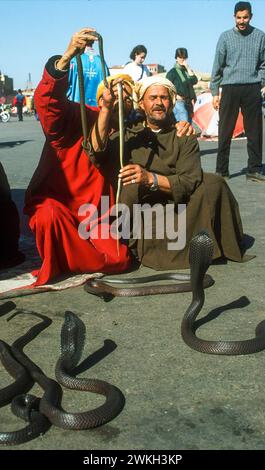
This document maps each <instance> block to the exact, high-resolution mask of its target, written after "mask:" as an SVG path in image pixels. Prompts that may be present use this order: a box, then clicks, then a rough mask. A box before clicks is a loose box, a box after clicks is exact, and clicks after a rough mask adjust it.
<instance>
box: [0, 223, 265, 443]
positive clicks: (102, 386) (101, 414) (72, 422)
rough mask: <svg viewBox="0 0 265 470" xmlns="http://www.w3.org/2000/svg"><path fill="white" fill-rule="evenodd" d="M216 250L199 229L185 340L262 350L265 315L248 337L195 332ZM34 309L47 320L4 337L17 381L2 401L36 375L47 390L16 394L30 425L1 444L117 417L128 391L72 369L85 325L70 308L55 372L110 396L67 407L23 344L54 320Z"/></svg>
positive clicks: (1, 438) (200, 346) (227, 349)
mask: <svg viewBox="0 0 265 470" xmlns="http://www.w3.org/2000/svg"><path fill="white" fill-rule="evenodd" d="M212 251H213V242H212V240H211V239H210V238H209V237H208V235H207V234H206V233H204V232H202V233H199V234H198V235H197V236H196V237H194V238H193V240H192V241H191V244H190V266H191V287H192V302H191V304H190V306H189V307H188V309H187V311H186V313H185V315H184V317H183V320H182V324H181V334H182V338H183V340H184V341H185V342H186V343H187V344H188V345H189V346H190V347H191V348H193V349H195V350H197V351H200V352H204V353H208V354H227V355H228V354H230V355H237V354H251V353H254V352H257V351H261V350H263V349H264V348H265V334H264V324H265V322H264V321H263V322H261V323H260V324H259V325H258V326H257V329H256V335H257V337H256V338H253V339H250V340H246V341H205V340H202V339H199V338H197V337H196V335H195V332H194V330H195V328H194V322H195V319H196V317H197V316H198V314H199V312H200V311H201V309H202V307H203V305H204V298H205V297H204V287H203V279H204V278H205V274H206V271H207V269H208V267H209V264H210V262H211V258H212ZM35 315H36V316H38V317H40V318H42V319H43V322H42V323H40V324H38V325H35V326H34V327H33V328H31V329H30V330H29V331H28V332H27V333H26V334H25V335H24V336H22V337H20V338H19V339H18V340H16V341H15V342H14V343H13V345H12V346H11V347H10V346H8V345H7V344H6V343H5V342H4V341H0V358H1V360H2V362H3V365H4V367H5V368H6V369H7V370H8V372H9V373H10V374H11V375H12V376H13V377H14V378H15V379H16V381H15V382H14V384H11V385H10V386H8V387H5V388H4V389H3V390H1V391H0V406H3V405H5V404H7V403H9V402H10V401H11V400H12V399H13V398H14V396H15V395H16V394H17V393H22V392H25V391H26V390H28V389H29V387H30V385H31V384H32V380H33V381H34V382H37V383H38V384H39V385H40V386H41V387H42V389H43V390H44V395H43V397H42V398H41V399H40V400H39V399H36V397H33V396H31V395H22V396H18V397H16V398H15V400H13V403H12V410H13V412H15V413H16V414H18V416H20V417H22V418H24V419H26V420H28V421H29V425H28V426H26V427H25V428H24V429H22V430H19V431H16V432H10V433H8V432H6V433H5V432H2V433H0V443H2V444H19V443H22V442H26V441H28V440H30V439H33V438H34V437H36V436H37V435H39V434H41V433H43V432H45V431H46V430H47V429H48V428H49V426H50V424H51V423H53V424H55V425H56V426H59V427H62V428H65V429H88V428H91V427H95V426H99V425H100V424H104V423H106V422H107V421H109V420H110V419H112V418H113V417H115V416H116V415H117V414H118V413H119V412H120V411H121V409H122V408H123V406H124V397H123V395H122V393H121V392H120V390H119V389H117V388H116V387H114V386H112V385H110V384H108V383H106V382H103V381H100V380H90V379H76V378H75V377H73V376H72V375H71V371H72V369H73V368H74V367H76V365H77V364H78V362H79V360H80V357H81V354H82V350H83V345H84V340H85V326H84V324H83V322H82V321H81V320H80V319H79V318H78V317H77V316H76V315H74V314H73V313H72V312H66V313H65V321H64V324H63V327H62V330H61V355H60V358H59V359H58V361H57V363H56V368H55V370H56V378H57V380H58V381H59V382H60V383H62V384H63V385H65V386H66V387H69V388H74V389H78V390H86V391H91V392H94V393H100V394H103V395H105V396H106V402H105V403H104V404H103V405H102V406H100V407H98V408H96V409H95V410H92V411H88V412H83V413H67V412H66V411H65V410H63V408H62V407H61V399H62V389H61V386H60V385H59V384H58V383H57V382H56V381H55V380H52V379H50V378H49V377H47V376H46V375H45V374H44V373H43V372H42V370H41V369H40V368H39V367H38V366H37V365H36V364H35V363H34V362H32V361H31V360H30V359H29V358H28V356H26V354H25V353H24V352H23V347H24V346H25V344H27V343H28V342H29V341H30V340H32V338H33V337H35V336H36V335H37V334H38V333H39V332H40V331H41V330H42V329H43V328H46V326H47V321H48V322H51V320H49V319H47V317H44V316H43V315H40V314H35ZM45 322H46V323H45ZM20 387H21V391H20V390H19V388H20Z"/></svg>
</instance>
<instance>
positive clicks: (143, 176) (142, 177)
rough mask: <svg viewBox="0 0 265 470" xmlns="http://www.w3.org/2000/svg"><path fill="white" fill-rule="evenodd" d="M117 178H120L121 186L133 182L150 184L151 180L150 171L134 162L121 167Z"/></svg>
mask: <svg viewBox="0 0 265 470" xmlns="http://www.w3.org/2000/svg"><path fill="white" fill-rule="evenodd" d="M119 178H120V179H121V181H122V184H123V186H127V185H128V184H135V183H138V184H142V185H145V186H151V184H152V182H153V176H152V173H150V172H149V171H147V170H145V168H142V167H141V166H140V165H136V164H130V165H126V166H124V167H123V168H121V170H120V173H119Z"/></svg>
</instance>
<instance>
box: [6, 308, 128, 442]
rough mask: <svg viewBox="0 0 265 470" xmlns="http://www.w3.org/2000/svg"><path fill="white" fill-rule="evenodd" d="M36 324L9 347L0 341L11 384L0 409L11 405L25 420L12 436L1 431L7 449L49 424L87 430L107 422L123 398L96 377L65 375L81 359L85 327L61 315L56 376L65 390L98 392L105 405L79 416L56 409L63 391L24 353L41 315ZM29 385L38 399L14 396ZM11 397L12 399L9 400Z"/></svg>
mask: <svg viewBox="0 0 265 470" xmlns="http://www.w3.org/2000/svg"><path fill="white" fill-rule="evenodd" d="M35 315H36V316H38V317H40V318H42V319H43V321H42V322H41V323H39V324H38V325H35V326H34V327H33V328H31V329H30V330H29V331H28V332H27V333H26V334H25V335H24V336H22V337H20V338H19V339H18V340H16V341H15V342H14V343H13V345H12V346H11V347H9V346H8V345H7V344H6V343H5V342H4V341H1V342H0V358H1V360H2V363H3V365H4V367H5V368H6V369H7V370H8V372H9V373H10V374H11V375H12V376H13V377H14V378H16V382H14V384H11V385H10V386H8V387H5V388H4V389H3V390H1V391H0V406H4V405H5V404H7V403H9V402H11V401H12V411H13V412H14V413H15V414H16V415H17V416H19V417H21V418H23V419H26V420H27V421H29V425H28V426H26V427H25V428H23V429H20V430H19V431H15V432H0V444H6V445H12V444H20V443H23V442H27V441H28V440H31V439H34V438H35V437H37V436H39V435H40V434H42V433H44V432H46V430H47V429H48V428H49V427H50V426H51V423H52V424H54V425H56V426H58V427H61V428H64V429H74V430H76V429H89V428H93V427H96V426H99V425H101V424H104V423H106V422H108V421H109V420H111V419H113V418H114V417H115V416H117V414H118V413H120V411H121V410H122V408H123V406H124V403H125V400H124V396H123V394H122V392H121V391H120V390H119V389H118V388H116V387H115V386H113V385H111V384H109V383H107V382H104V381H101V380H97V379H77V378H76V377H73V376H71V375H70V373H71V370H72V369H73V368H74V367H76V366H77V363H78V361H79V359H80V357H81V354H82V351H83V346H84V341H85V326H84V324H83V322H82V321H81V320H80V319H79V318H78V317H77V316H76V315H74V314H73V313H72V312H66V313H65V321H64V324H63V326H62V330H61V355H60V358H59V359H58V361H57V363H56V378H57V380H58V381H60V383H61V384H62V385H64V386H66V387H68V388H72V389H76V390H83V391H89V392H92V393H98V394H101V395H104V396H105V397H106V401H105V403H104V404H103V405H101V406H99V407H98V408H96V409H94V410H90V411H86V412H82V413H68V412H66V411H65V410H64V409H63V408H62V407H61V400H62V388H61V386H60V385H59V383H57V382H56V381H55V380H53V379H50V378H49V377H47V376H46V375H45V374H44V373H43V371H42V370H41V369H40V368H39V367H38V366H37V365H36V364H35V363H34V362H33V361H31V359H29V357H28V356H26V354H25V353H24V352H23V347H24V346H25V344H27V343H28V342H29V341H31V340H32V339H33V338H34V337H35V336H36V335H37V334H38V333H39V332H40V331H41V330H43V329H44V328H46V327H47V325H48V324H49V323H50V320H49V319H48V318H47V317H45V316H43V315H40V314H35ZM32 381H33V382H37V383H38V384H39V385H40V386H41V388H42V389H43V390H44V394H43V396H42V398H41V399H37V398H36V397H34V396H32V395H19V396H16V395H17V394H18V393H23V392H25V391H27V390H28V389H29V388H30V387H31V385H32ZM14 397H15V398H14Z"/></svg>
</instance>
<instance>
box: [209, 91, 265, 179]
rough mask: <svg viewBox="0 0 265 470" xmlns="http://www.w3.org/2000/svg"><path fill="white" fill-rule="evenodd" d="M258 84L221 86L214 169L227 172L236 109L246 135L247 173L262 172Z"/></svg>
mask: <svg viewBox="0 0 265 470" xmlns="http://www.w3.org/2000/svg"><path fill="white" fill-rule="evenodd" d="M260 90H261V86H260V83H253V84H246V85H224V86H223V87H222V95H221V101H220V109H219V129H218V154H217V161H216V171H217V172H218V173H222V174H228V170H229V153H230V145H231V139H232V135H233V131H234V128H235V124H236V120H237V117H238V113H239V109H240V108H241V112H242V115H243V122H244V128H245V134H246V137H247V151H248V164H247V173H256V172H259V173H260V172H261V171H262V110H261V93H260Z"/></svg>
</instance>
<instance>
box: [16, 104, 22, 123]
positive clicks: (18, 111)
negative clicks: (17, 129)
mask: <svg viewBox="0 0 265 470" xmlns="http://www.w3.org/2000/svg"><path fill="white" fill-rule="evenodd" d="M17 116H18V120H19V121H23V105H22V104H17Z"/></svg>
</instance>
